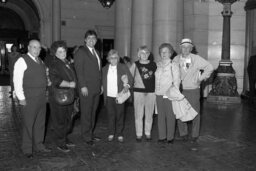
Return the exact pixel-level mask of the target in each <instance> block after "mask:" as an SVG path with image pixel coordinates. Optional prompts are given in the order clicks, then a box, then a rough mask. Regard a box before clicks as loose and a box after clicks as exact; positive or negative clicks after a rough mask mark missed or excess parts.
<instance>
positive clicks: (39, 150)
mask: <svg viewBox="0 0 256 171" xmlns="http://www.w3.org/2000/svg"><path fill="white" fill-rule="evenodd" d="M51 151H52V150H50V149H48V148H45V147H44V148H41V149H38V150H36V152H38V153H50V152H51Z"/></svg>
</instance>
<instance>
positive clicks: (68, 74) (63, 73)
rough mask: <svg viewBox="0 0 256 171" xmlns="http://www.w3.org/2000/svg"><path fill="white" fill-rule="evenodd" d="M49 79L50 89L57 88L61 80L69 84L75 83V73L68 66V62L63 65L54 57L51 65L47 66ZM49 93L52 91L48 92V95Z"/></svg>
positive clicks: (70, 66) (69, 65)
mask: <svg viewBox="0 0 256 171" xmlns="http://www.w3.org/2000/svg"><path fill="white" fill-rule="evenodd" d="M66 65H67V66H68V67H69V68H68V67H67V66H66ZM49 77H50V80H51V82H52V86H51V88H52V87H56V88H59V85H60V84H61V82H62V81H63V80H65V81H69V82H70V81H75V82H77V81H76V75H75V71H74V68H73V67H72V65H71V64H69V63H68V61H67V63H64V62H63V61H61V60H60V59H58V58H57V57H54V59H53V60H52V63H51V65H50V66H49ZM51 90H52V89H51ZM51 93H52V91H50V94H51Z"/></svg>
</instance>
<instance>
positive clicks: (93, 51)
mask: <svg viewBox="0 0 256 171" xmlns="http://www.w3.org/2000/svg"><path fill="white" fill-rule="evenodd" d="M92 54H93V56H95V57H96V58H97V55H96V52H95V49H92Z"/></svg>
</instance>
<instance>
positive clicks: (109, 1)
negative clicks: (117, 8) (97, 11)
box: [99, 0, 115, 9]
mask: <svg viewBox="0 0 256 171" xmlns="http://www.w3.org/2000/svg"><path fill="white" fill-rule="evenodd" d="M99 1H100V3H101V5H102V6H103V7H104V8H107V9H108V8H110V7H111V6H112V5H113V3H114V2H115V0H99Z"/></svg>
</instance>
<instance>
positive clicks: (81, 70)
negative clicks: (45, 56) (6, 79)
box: [13, 30, 213, 158]
mask: <svg viewBox="0 0 256 171" xmlns="http://www.w3.org/2000/svg"><path fill="white" fill-rule="evenodd" d="M96 42H97V34H96V32H95V31H94V30H88V31H87V32H86V33H85V37H84V45H83V46H80V47H79V48H78V49H77V50H76V52H75V54H74V63H73V64H71V63H70V62H69V61H68V60H67V59H66V57H67V45H66V43H65V42H64V41H55V42H53V44H52V45H51V55H52V60H51V62H50V64H48V65H47V67H46V66H45V64H44V62H43V61H42V60H41V59H40V58H38V56H39V54H40V49H41V44H40V42H39V41H38V40H31V41H30V42H29V44H28V53H27V54H24V55H22V56H21V57H20V58H19V59H18V60H17V62H16V63H15V65H14V71H13V82H14V89H15V93H16V96H17V98H18V100H19V104H20V105H21V109H22V116H23V117H22V118H23V134H22V151H23V153H24V154H25V156H26V157H28V158H31V157H33V152H38V151H39V152H50V151H51V150H50V149H48V148H47V147H45V145H44V143H43V142H44V132H45V116H46V95H45V94H46V89H48V91H49V103H50V110H51V114H50V116H51V124H52V128H53V133H54V142H55V144H56V146H57V149H58V150H60V151H62V152H69V151H70V147H74V146H75V144H74V143H73V142H72V141H71V140H70V139H69V138H68V134H69V133H70V132H71V129H72V126H71V125H72V119H71V115H72V112H73V110H74V102H75V101H73V102H72V103H70V104H65V105H62V104H59V103H58V102H57V101H56V99H55V93H56V92H55V91H56V89H68V90H72V91H73V93H74V94H75V98H79V101H80V105H79V106H80V121H81V137H82V140H83V141H84V142H85V143H86V144H88V145H93V144H94V143H95V141H100V137H97V136H96V135H95V133H94V128H95V122H96V114H97V108H98V104H99V100H100V95H101V94H103V97H104V98H103V99H104V104H105V106H106V109H107V110H106V111H107V116H108V136H107V140H108V141H113V140H114V139H115V138H116V139H117V141H119V142H120V143H122V142H124V134H123V130H124V114H125V103H124V102H121V103H119V102H118V101H117V98H118V97H119V96H120V94H127V93H128V94H129V95H130V94H132V97H133V104H134V117H135V130H136V140H137V142H141V141H142V139H143V134H145V137H146V140H147V141H150V140H151V139H152V137H151V129H152V122H153V113H154V111H157V113H158V133H159V134H158V142H160V143H165V142H168V143H173V140H174V132H175V123H176V117H175V113H174V112H173V106H172V101H171V100H169V98H168V95H167V91H168V90H169V89H170V87H171V86H175V87H176V88H177V89H179V88H180V87H181V86H180V85H182V90H180V91H182V93H183V94H184V95H185V96H186V98H187V99H188V101H189V102H190V104H191V106H192V107H193V108H194V109H195V110H196V111H197V112H198V113H199V109H200V103H199V96H200V90H199V89H200V82H201V81H203V80H205V79H207V78H208V77H209V76H210V74H211V72H212V71H213V67H212V65H211V64H210V63H209V62H207V61H206V60H205V59H203V58H202V57H200V56H198V55H194V54H192V53H191V50H192V48H193V44H192V42H191V40H190V39H183V40H182V42H181V44H180V48H181V54H179V55H177V56H176V57H174V58H173V59H172V58H171V57H172V56H173V54H174V52H175V51H174V49H173V47H172V45H171V44H169V43H163V44H161V45H160V47H159V55H160V57H161V60H160V61H159V62H157V63H155V62H154V61H153V60H149V57H150V50H149V48H148V47H147V46H141V47H139V48H138V53H137V54H138V59H139V60H138V61H136V62H134V63H132V64H129V66H127V65H126V64H123V63H120V56H119V54H118V51H116V50H114V49H112V50H110V51H109V53H108V56H107V60H108V64H107V65H106V66H104V67H103V68H102V62H101V58H100V55H99V53H98V52H97V50H95V48H94V47H95V44H96ZM201 71H203V72H201ZM192 123H193V125H192V135H191V136H192V140H193V141H196V139H197V138H198V136H199V126H200V115H197V116H196V117H195V118H194V119H193V120H192ZM178 128H179V133H180V136H181V138H182V139H184V140H186V139H187V138H188V128H187V123H186V122H182V121H179V120H178Z"/></svg>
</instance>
